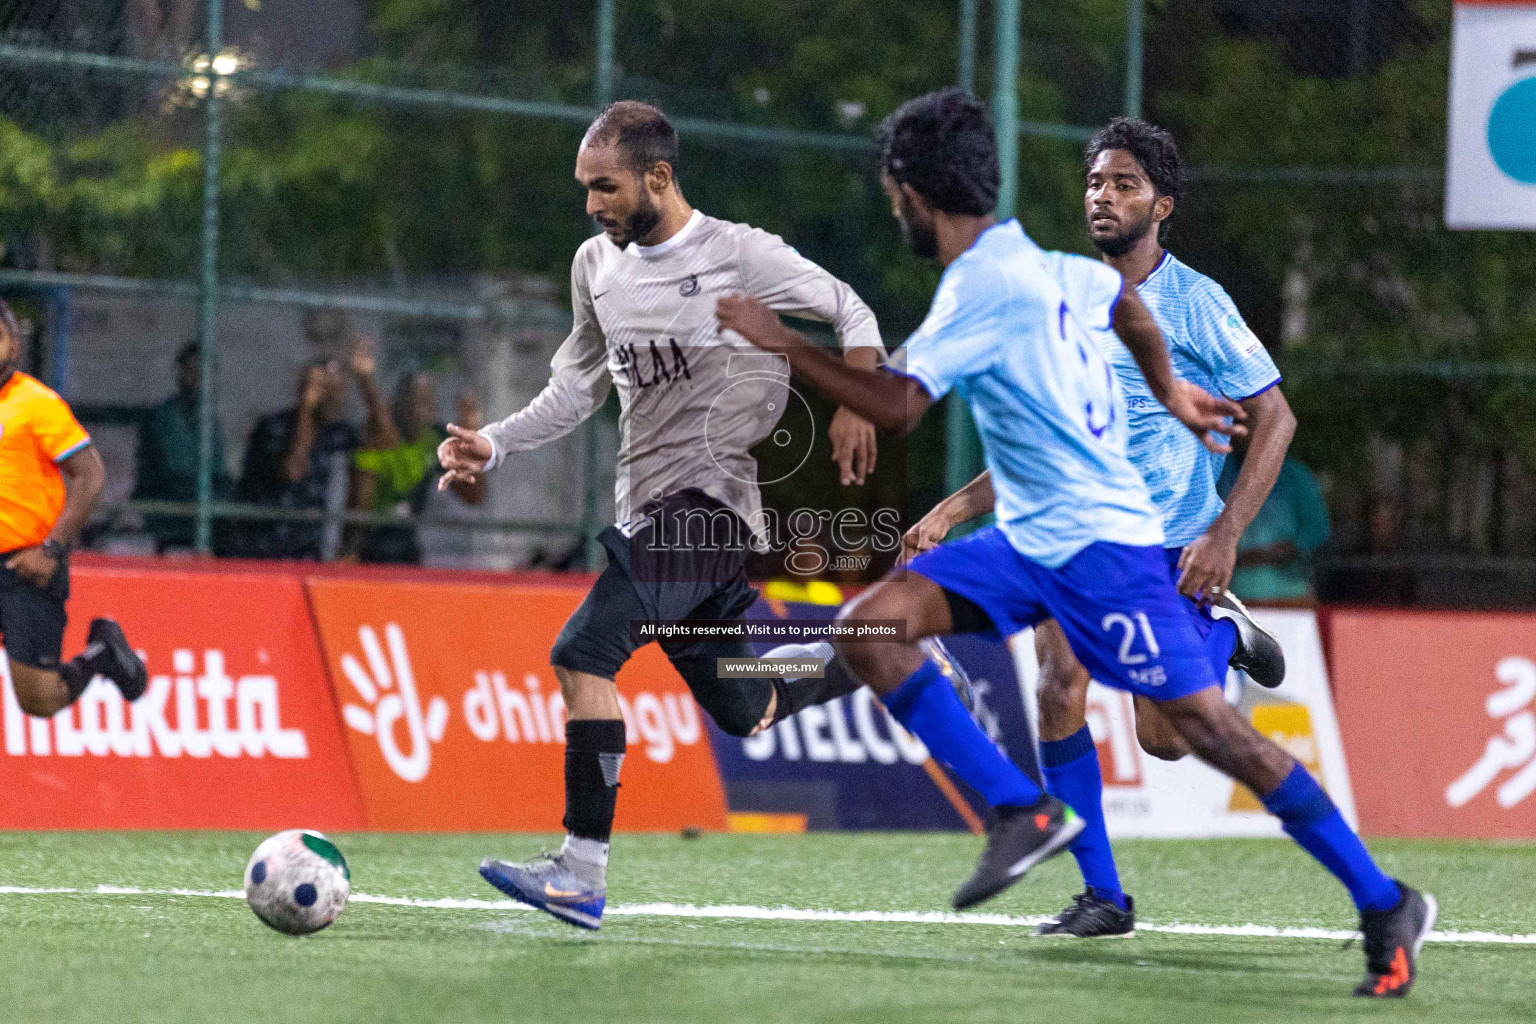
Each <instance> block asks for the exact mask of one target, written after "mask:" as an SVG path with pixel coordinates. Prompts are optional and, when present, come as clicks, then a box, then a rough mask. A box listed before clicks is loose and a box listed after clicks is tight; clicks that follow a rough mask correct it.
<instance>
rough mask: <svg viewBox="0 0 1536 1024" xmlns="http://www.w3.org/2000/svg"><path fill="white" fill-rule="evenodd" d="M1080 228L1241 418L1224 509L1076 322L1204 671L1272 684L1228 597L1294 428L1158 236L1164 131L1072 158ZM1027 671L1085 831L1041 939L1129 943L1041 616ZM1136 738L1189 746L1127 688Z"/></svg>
mask: <svg viewBox="0 0 1536 1024" xmlns="http://www.w3.org/2000/svg"><path fill="white" fill-rule="evenodd" d="M1084 172H1085V176H1086V184H1087V190H1086V194H1085V205H1086V211H1085V212H1086V215H1087V219H1088V232H1089V235H1090V237H1091V238H1092V239H1093V244H1094V246H1095V247H1096V248H1098V250H1099V251H1100V252H1101V253H1102V254H1103V258H1104V262H1105V263H1107V264H1109V265H1110V266H1112V267H1114V268H1115V269H1116V270H1118V271H1120V273H1121V275H1122V276H1123V278H1124V280H1125V281H1126V282H1129V283H1131V284H1132V285H1134V286H1135V287H1136V290H1137V292H1138V293H1139V294H1140V296H1141V299H1142V301H1143V302H1145V303H1146V305H1147V308H1148V309H1149V310H1150V311H1151V313H1152V317H1153V319H1154V320H1156V321H1157V325H1158V327H1159V328H1161V329H1162V332H1163V336H1164V338H1166V339H1167V342H1168V346H1169V357H1170V358H1171V360H1172V362H1173V368H1174V372H1175V373H1176V374H1177V375H1178V376H1179V377H1181V378H1183V379H1184V380H1188V381H1192V382H1194V383H1196V384H1199V385H1200V386H1201V387H1202V388H1205V389H1206V390H1208V391H1211V392H1214V393H1218V394H1222V395H1225V396H1227V397H1229V398H1232V399H1234V400H1235V401H1237V402H1238V404H1240V405H1241V406H1242V407H1243V410H1244V411H1245V412H1246V413H1247V414H1248V416H1247V419H1246V421H1245V422H1246V424H1247V427H1248V431H1249V444H1248V456H1247V458H1246V460H1245V461H1244V463H1243V468H1242V472H1241V473H1240V474H1239V476H1238V478H1237V482H1236V484H1235V485H1234V486H1233V488H1232V490H1231V493H1230V494H1229V495H1228V498H1227V502H1226V505H1225V507H1223V505H1222V500H1221V498H1220V497H1218V496H1217V493H1216V481H1217V479H1218V478H1219V477H1220V476H1221V469H1222V464H1223V462H1224V460H1225V456H1224V455H1222V454H1220V453H1217V452H1211V451H1207V450H1206V449H1205V447H1203V446H1202V445H1201V444H1200V442H1199V441H1198V440H1197V439H1196V438H1195V437H1194V436H1193V435H1192V434H1190V432H1189V431H1188V430H1186V429H1185V428H1184V426H1183V425H1182V424H1180V423H1179V422H1178V421H1177V420H1176V419H1174V418H1173V416H1172V415H1171V414H1170V413H1169V412H1168V410H1167V409H1165V408H1164V407H1163V406H1162V405H1161V404H1160V403H1159V402H1158V401H1157V399H1156V398H1155V397H1154V396H1153V394H1152V391H1151V389H1150V387H1149V386H1148V384H1147V381H1146V379H1145V378H1144V377H1143V376H1142V375H1141V372H1140V370H1139V369H1138V368H1137V365H1136V361H1135V359H1134V358H1133V357H1132V355H1131V353H1130V352H1129V350H1127V349H1126V347H1125V346H1124V345H1123V344H1121V343H1120V340H1119V339H1118V338H1117V337H1115V334H1114V332H1113V331H1111V330H1109V329H1108V326H1107V325H1104V324H1095V323H1088V325H1087V326H1088V327H1089V328H1090V334H1091V335H1092V336H1093V339H1094V342H1095V344H1096V347H1097V348H1098V349H1099V351H1100V352H1101V353H1102V354H1103V356H1104V358H1105V359H1107V360H1108V361H1109V363H1110V364H1111V365H1112V366H1113V367H1114V369H1115V375H1116V376H1117V378H1118V379H1119V383H1120V387H1121V389H1122V390H1123V391H1124V392H1125V395H1126V407H1127V411H1128V416H1129V427H1130V435H1129V438H1128V440H1127V444H1126V455H1127V456H1128V457H1129V458H1130V460H1131V463H1132V465H1134V466H1135V467H1136V469H1137V470H1138V471H1139V472H1140V473H1141V475H1142V478H1143V479H1144V480H1145V481H1146V483H1147V488H1148V490H1150V491H1151V492H1152V501H1153V504H1154V505H1156V506H1157V509H1158V512H1159V513H1161V515H1162V518H1163V531H1164V533H1165V535H1166V536H1165V538H1164V544H1165V545H1166V549H1167V550H1166V557H1167V562H1168V570H1169V572H1170V574H1171V575H1172V577H1173V579H1174V582H1175V584H1176V585H1177V587H1178V589H1179V592H1180V593H1181V594H1182V595H1183V596H1184V600H1185V605H1186V609H1187V610H1188V611H1189V613H1190V616H1191V621H1192V622H1193V623H1194V625H1195V628H1196V630H1197V631H1198V632H1199V634H1200V636H1201V637H1202V638H1203V640H1204V641H1205V644H1206V647H1207V650H1208V651H1209V653H1210V656H1211V662H1212V665H1213V666H1216V667H1217V668H1218V675H1220V676H1224V675H1225V672H1224V667H1225V666H1226V665H1227V664H1229V663H1230V664H1231V665H1233V666H1234V667H1236V668H1239V669H1243V670H1245V671H1247V672H1248V674H1249V676H1250V678H1252V679H1253V680H1254V681H1255V682H1257V683H1260V684H1262V685H1264V686H1270V687H1273V686H1278V685H1280V682H1281V680H1282V679H1283V678H1284V676H1285V660H1284V655H1283V653H1282V652H1281V650H1280V646H1279V644H1278V643H1276V642H1275V640H1274V638H1273V637H1271V636H1270V635H1269V634H1268V633H1265V632H1264V631H1263V630H1262V629H1260V628H1259V627H1258V625H1257V624H1255V623H1254V621H1253V620H1252V619H1251V618H1250V617H1249V616H1248V614H1247V610H1246V609H1245V608H1244V607H1243V605H1242V603H1241V602H1240V601H1239V600H1238V599H1237V598H1236V597H1235V596H1233V595H1232V594H1231V593H1229V592H1228V591H1227V589H1226V588H1227V585H1228V583H1229V582H1230V580H1231V578H1232V570H1233V565H1234V563H1235V561H1236V558H1237V543H1238V538H1240V537H1241V536H1242V534H1243V531H1244V530H1245V529H1246V528H1247V526H1248V524H1249V523H1250V522H1252V521H1253V517H1254V516H1255V515H1256V514H1257V513H1258V510H1259V508H1260V507H1261V506H1262V505H1263V504H1264V499H1265V498H1266V497H1267V496H1268V495H1269V491H1270V488H1272V487H1273V486H1274V483H1275V479H1276V477H1277V476H1278V474H1279V472H1280V467H1281V465H1282V464H1283V463H1284V462H1285V453H1286V449H1287V448H1288V447H1289V446H1290V442H1291V436H1292V434H1294V433H1295V430H1296V418H1295V417H1294V416H1293V415H1292V414H1291V409H1290V406H1289V405H1288V404H1287V403H1286V400H1285V397H1284V395H1282V394H1281V392H1280V388H1279V387H1278V385H1279V383H1280V373H1279V371H1278V370H1276V369H1275V364H1274V362H1273V360H1271V359H1270V357H1269V354H1268V353H1267V352H1266V351H1265V350H1264V346H1263V345H1261V344H1260V343H1259V340H1258V338H1256V337H1255V336H1254V335H1253V332H1252V331H1250V330H1249V329H1248V327H1247V325H1246V324H1245V323H1244V322H1243V319H1242V317H1241V315H1239V313H1238V312H1237V308H1236V306H1234V305H1233V303H1232V300H1231V299H1230V298H1229V297H1228V296H1227V293H1226V292H1225V291H1224V290H1223V289H1222V287H1221V286H1220V285H1218V284H1217V283H1216V282H1215V281H1212V280H1211V279H1210V278H1208V277H1206V276H1205V275H1203V274H1201V273H1199V272H1198V271H1195V270H1193V269H1191V268H1190V267H1188V266H1186V265H1185V264H1183V263H1181V262H1179V260H1177V259H1176V258H1175V257H1174V256H1173V254H1172V253H1170V252H1168V251H1167V250H1165V249H1164V248H1163V245H1162V240H1163V237H1164V235H1165V233H1166V230H1167V226H1168V219H1169V218H1170V217H1171V216H1172V214H1173V212H1174V210H1175V208H1176V206H1177V203H1178V201H1179V199H1180V197H1181V194H1182V191H1183V188H1182V185H1183V167H1182V165H1181V162H1180V159H1179V151H1178V148H1177V146H1176V145H1175V144H1174V140H1173V137H1172V136H1171V135H1169V134H1168V133H1167V132H1165V131H1163V130H1161V129H1159V128H1156V127H1154V126H1152V125H1150V124H1147V123H1146V122H1145V121H1139V120H1130V119H1126V118H1116V119H1115V120H1113V121H1111V122H1110V123H1109V124H1108V125H1106V126H1105V127H1104V128H1102V129H1100V130H1099V131H1098V132H1097V133H1095V134H1094V136H1093V138H1092V139H1090V140H1089V142H1088V147H1087V152H1086V156H1085V161H1084ZM1050 257H1051V260H1050V262H1051V265H1052V267H1053V269H1054V271H1055V274H1056V277H1057V279H1058V281H1060V282H1061V283H1062V285H1063V287H1064V289H1065V291H1066V293H1067V299H1068V301H1069V302H1071V303H1073V304H1074V306H1075V307H1077V308H1085V309H1086V308H1089V306H1090V304H1091V303H1093V302H1094V301H1096V299H1095V296H1093V295H1091V294H1088V293H1086V292H1084V291H1083V290H1081V289H1074V288H1073V286H1072V282H1073V281H1074V280H1081V278H1078V277H1075V276H1074V275H1072V274H1070V273H1069V272H1067V266H1068V260H1070V259H1071V258H1070V257H1064V256H1062V255H1061V254H1054V253H1053V254H1050ZM992 505H993V494H992V481H991V477H990V474H986V473H984V474H982V476H980V477H978V478H977V479H976V480H974V481H972V482H971V483H970V484H968V485H967V486H966V487H965V488H963V489H962V490H960V491H958V492H956V493H955V494H954V495H952V496H951V497H949V498H947V499H946V500H945V501H943V502H941V503H940V504H939V505H938V506H936V507H935V508H934V509H933V511H931V512H930V513H929V514H928V515H927V516H925V517H924V519H923V520H922V521H921V522H919V523H918V524H917V525H916V526H914V527H913V529H912V530H910V531H909V532H908V546H909V547H910V548H911V549H913V550H915V551H922V550H926V549H927V548H929V547H932V546H933V545H934V544H937V543H938V542H939V541H940V540H942V539H943V538H944V536H945V534H947V533H948V532H949V531H950V530H952V529H954V528H955V527H956V526H958V525H960V524H961V523H964V522H967V521H969V520H970V519H972V518H975V517H976V516H980V515H985V514H986V513H988V512H991V511H992ZM1035 653H1036V656H1037V658H1038V659H1039V662H1040V677H1039V683H1038V692H1039V701H1040V760H1041V769H1042V773H1043V775H1044V777H1045V781H1046V788H1047V790H1049V791H1050V792H1051V793H1052V794H1053V795H1055V796H1057V797H1059V798H1061V799H1062V800H1064V801H1066V802H1067V803H1069V804H1071V805H1072V808H1073V810H1075V811H1077V813H1078V814H1079V815H1081V816H1082V818H1083V820H1084V822H1085V826H1086V827H1085V828H1084V829H1083V832H1082V834H1081V835H1079V836H1078V837H1077V838H1076V839H1075V840H1073V842H1072V845H1071V847H1070V849H1071V851H1072V854H1073V856H1074V857H1075V858H1076V859H1077V863H1078V867H1079V869H1080V870H1081V871H1082V874H1083V879H1084V881H1085V883H1086V886H1087V888H1086V891H1084V892H1083V893H1081V894H1080V895H1078V896H1077V897H1075V898H1074V899H1073V902H1072V905H1071V906H1070V907H1068V908H1067V909H1066V910H1064V911H1063V912H1062V913H1061V914H1059V915H1058V916H1057V918H1056V920H1054V921H1051V922H1048V923H1046V924H1044V925H1041V926H1040V933H1041V934H1042V935H1069V936H1077V937H1080V938H1089V937H1097V936H1123V935H1131V934H1133V933H1134V931H1135V927H1136V919H1135V909H1134V902H1133V901H1132V899H1131V897H1130V896H1128V895H1126V893H1125V892H1124V891H1123V890H1122V889H1121V887H1120V877H1119V873H1118V871H1117V870H1116V867H1115V860H1114V855H1113V854H1112V853H1111V851H1110V844H1109V836H1108V833H1107V831H1106V829H1105V824H1104V811H1103V806H1102V796H1103V779H1102V776H1101V774H1100V768H1099V758H1098V753H1097V751H1096V750H1095V748H1094V743H1093V738H1092V736H1091V735H1090V734H1089V731H1088V727H1087V719H1086V706H1087V699H1088V682H1089V674H1088V670H1087V669H1085V668H1084V667H1083V666H1082V664H1081V663H1080V662H1079V661H1078V659H1077V658H1076V657H1075V656H1074V655H1073V654H1072V648H1071V646H1070V645H1069V644H1068V643H1067V639H1066V636H1065V635H1064V634H1063V633H1062V630H1061V626H1060V625H1058V624H1057V623H1056V622H1055V621H1054V620H1052V621H1046V622H1043V623H1041V624H1040V625H1039V626H1038V627H1037V628H1036V630H1035ZM1134 701H1135V709H1136V711H1135V714H1136V735H1137V738H1138V740H1139V741H1140V743H1141V746H1142V749H1144V750H1145V751H1147V753H1149V754H1151V755H1152V756H1154V757H1157V758H1161V759H1163V760H1167V761H1176V760H1178V759H1179V758H1182V757H1184V756H1185V755H1187V754H1188V753H1189V746H1188V744H1186V743H1185V742H1184V741H1183V740H1182V739H1181V738H1180V736H1179V734H1178V733H1177V731H1175V730H1174V729H1173V728H1172V727H1171V726H1170V725H1169V723H1168V721H1167V719H1166V718H1164V716H1163V715H1162V713H1161V712H1160V711H1159V710H1158V707H1157V704H1156V703H1154V702H1153V701H1152V700H1150V699H1149V698H1147V697H1145V696H1141V695H1136V696H1135V698H1134Z"/></svg>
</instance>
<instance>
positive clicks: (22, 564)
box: [5, 547, 59, 589]
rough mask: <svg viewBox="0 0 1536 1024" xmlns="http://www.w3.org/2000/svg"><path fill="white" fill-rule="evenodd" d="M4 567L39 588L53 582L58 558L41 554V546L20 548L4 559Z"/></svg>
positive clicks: (57, 566)
mask: <svg viewBox="0 0 1536 1024" xmlns="http://www.w3.org/2000/svg"><path fill="white" fill-rule="evenodd" d="M5 567H6V568H7V569H10V570H11V571H12V572H14V573H15V574H16V575H17V576H20V577H21V578H22V579H24V580H26V581H27V582H28V583H30V584H32V585H33V586H34V587H37V588H39V589H41V588H43V587H46V586H47V585H48V584H50V583H52V582H53V574H54V573H56V572H58V571H59V560H58V559H57V558H49V557H48V556H47V555H45V554H43V549H42V548H41V547H35V548H22V549H21V550H20V551H18V552H16V553H15V554H14V555H12V556H11V557H10V558H8V559H6V560H5Z"/></svg>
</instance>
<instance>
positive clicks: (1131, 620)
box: [1100, 612, 1163, 665]
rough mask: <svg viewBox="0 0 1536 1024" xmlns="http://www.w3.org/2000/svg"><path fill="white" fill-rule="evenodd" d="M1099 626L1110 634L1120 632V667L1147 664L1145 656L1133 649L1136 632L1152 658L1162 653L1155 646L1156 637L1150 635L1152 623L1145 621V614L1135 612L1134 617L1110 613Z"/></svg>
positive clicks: (1122, 613) (1120, 613) (1121, 613)
mask: <svg viewBox="0 0 1536 1024" xmlns="http://www.w3.org/2000/svg"><path fill="white" fill-rule="evenodd" d="M1100 625H1102V626H1103V627H1104V629H1105V630H1106V631H1108V632H1111V633H1113V632H1114V631H1116V630H1119V631H1120V664H1122V665H1144V664H1146V662H1147V655H1146V654H1144V653H1142V652H1140V651H1137V650H1136V649H1135V647H1136V634H1137V633H1138V632H1140V633H1141V636H1142V637H1143V638H1144V640H1145V646H1146V649H1147V650H1148V651H1150V652H1151V656H1152V657H1154V658H1156V657H1160V656H1161V655H1162V653H1163V652H1162V649H1161V648H1160V647H1158V646H1157V637H1156V636H1154V635H1153V633H1152V623H1151V622H1149V621H1148V620H1147V613H1146V612H1136V613H1134V615H1126V614H1125V613H1124V612H1110V613H1109V614H1108V615H1106V616H1104V621H1103V622H1102V623H1100ZM1138 627H1139V628H1138Z"/></svg>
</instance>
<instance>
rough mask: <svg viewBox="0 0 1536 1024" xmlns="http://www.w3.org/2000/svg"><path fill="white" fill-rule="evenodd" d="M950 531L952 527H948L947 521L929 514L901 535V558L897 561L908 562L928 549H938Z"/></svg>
mask: <svg viewBox="0 0 1536 1024" xmlns="http://www.w3.org/2000/svg"><path fill="white" fill-rule="evenodd" d="M951 529H953V527H951V526H950V524H949V520H948V519H946V518H944V517H943V516H937V515H934V514H933V513H932V512H929V513H928V514H927V515H925V516H923V518H921V519H919V520H918V521H917V522H916V523H914V524H913V525H912V528H911V529H910V530H908V531H907V532H906V533H904V534H903V535H902V537H901V557H900V559H898V561H901V562H910V561H911V560H912V559H914V558H916V557H917V556H918V555H920V554H922V553H923V552H924V551H927V550H928V549H929V548H936V547H938V546H939V545H940V544H942V543H944V538H945V537H948V536H949V531H950V530H951Z"/></svg>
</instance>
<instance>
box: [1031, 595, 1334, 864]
mask: <svg viewBox="0 0 1536 1024" xmlns="http://www.w3.org/2000/svg"><path fill="white" fill-rule="evenodd" d="M1254 618H1255V619H1256V620H1258V622H1259V624H1260V625H1262V626H1263V627H1264V628H1265V629H1267V630H1269V631H1270V632H1271V633H1273V634H1274V636H1275V638H1276V639H1277V640H1279V641H1280V645H1281V646H1282V647H1283V648H1284V649H1285V662H1286V673H1285V682H1284V683H1282V684H1280V685H1279V686H1278V687H1276V688H1275V689H1273V690H1266V689H1263V688H1262V687H1259V686H1257V685H1255V684H1254V683H1252V682H1249V681H1246V680H1244V679H1242V678H1241V676H1240V675H1239V674H1238V673H1236V672H1232V673H1231V674H1230V675H1229V676H1228V679H1227V692H1228V695H1229V698H1235V701H1234V702H1235V703H1236V704H1237V706H1238V707H1239V708H1240V709H1241V710H1242V711H1243V713H1244V714H1245V716H1246V717H1247V718H1248V719H1249V721H1251V722H1253V724H1254V726H1255V727H1256V728H1258V730H1259V731H1260V732H1262V733H1264V734H1265V735H1266V736H1269V737H1270V738H1271V739H1274V740H1275V741H1276V742H1278V743H1279V744H1280V745H1281V746H1283V747H1285V748H1286V749H1287V750H1288V751H1290V753H1291V754H1292V755H1293V756H1295V758H1296V759H1297V760H1298V761H1300V762H1301V763H1302V764H1303V765H1305V766H1306V767H1307V769H1308V770H1310V771H1311V772H1312V773H1313V774H1314V775H1316V776H1317V777H1318V779H1319V780H1320V781H1321V782H1322V784H1323V787H1324V788H1325V789H1326V790H1327V791H1328V794H1329V796H1331V797H1333V801H1334V803H1335V804H1337V805H1338V807H1339V810H1340V812H1341V813H1342V814H1343V815H1344V817H1345V818H1346V819H1347V820H1348V821H1349V822H1350V824H1352V825H1353V824H1355V822H1356V817H1355V798H1354V792H1353V790H1352V789H1351V788H1350V784H1349V772H1348V770H1347V768H1346V766H1345V763H1344V746H1343V743H1342V742H1341V741H1340V738H1339V724H1338V719H1337V718H1336V717H1335V716H1334V713H1333V698H1332V694H1331V693H1330V691H1329V688H1328V669H1327V666H1326V664H1325V662H1324V661H1323V645H1322V639H1321V637H1320V636H1319V635H1318V631H1317V617H1316V616H1315V615H1314V614H1313V613H1312V612H1309V611H1296V610H1281V609H1254ZM1010 646H1011V647H1012V649H1013V653H1014V665H1015V667H1016V669H1017V671H1018V675H1019V681H1020V686H1021V687H1022V688H1023V691H1024V704H1025V707H1027V708H1031V709H1033V708H1034V704H1035V697H1034V690H1035V680H1036V678H1037V677H1038V676H1039V668H1038V666H1037V665H1036V663H1035V655H1034V650H1035V646H1034V634H1033V632H1032V631H1026V632H1024V633H1022V634H1020V635H1019V636H1018V637H1017V638H1016V639H1015V640H1013V641H1012V642H1011V644H1010ZM1132 707H1133V705H1132V701H1131V697H1130V695H1129V694H1127V693H1125V692H1124V691H1121V690H1112V689H1110V688H1109V687H1107V686H1103V685H1101V684H1099V683H1097V682H1095V683H1092V684H1091V685H1090V686H1089V689H1088V728H1089V730H1090V731H1091V732H1092V733H1093V739H1094V744H1095V746H1097V747H1098V752H1099V768H1100V770H1101V771H1102V772H1103V775H1104V818H1105V824H1106V825H1107V826H1108V828H1109V834H1110V836H1111V837H1112V838H1149V839H1175V838H1193V839H1203V838H1210V837H1216V836H1279V835H1281V834H1282V833H1281V831H1280V822H1279V821H1278V820H1277V819H1276V818H1274V817H1273V816H1271V815H1270V814H1269V813H1268V812H1267V811H1265V810H1264V808H1263V807H1262V806H1261V805H1260V804H1259V802H1258V801H1257V800H1256V799H1255V798H1254V797H1253V795H1252V794H1251V793H1249V792H1248V790H1247V789H1246V788H1244V787H1242V786H1239V785H1237V784H1235V783H1234V782H1232V781H1231V780H1230V779H1228V778H1227V777H1226V776H1224V775H1222V774H1220V773H1219V772H1217V771H1216V770H1215V769H1213V768H1208V767H1206V766H1205V765H1204V764H1201V763H1200V762H1199V761H1197V760H1195V759H1194V758H1193V757H1186V758H1184V759H1183V760H1182V761H1173V762H1168V761H1159V760H1158V759H1157V758H1155V757H1152V756H1150V755H1149V754H1147V753H1146V752H1144V751H1143V750H1142V749H1141V747H1140V746H1139V745H1138V744H1137V742H1136V720H1135V717H1134V713H1133V710H1132ZM1037 735H1038V732H1037Z"/></svg>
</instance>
